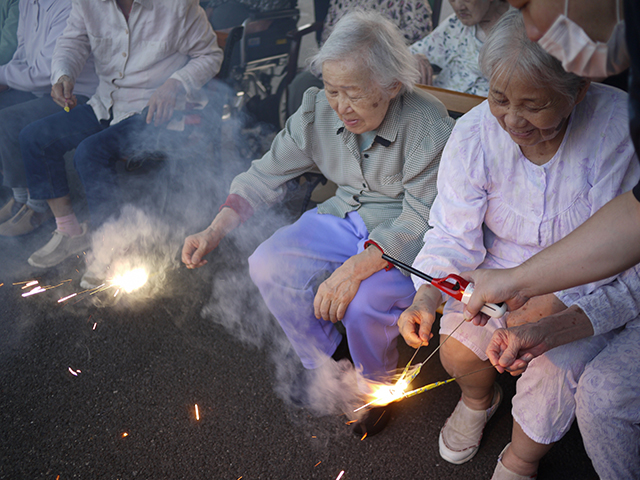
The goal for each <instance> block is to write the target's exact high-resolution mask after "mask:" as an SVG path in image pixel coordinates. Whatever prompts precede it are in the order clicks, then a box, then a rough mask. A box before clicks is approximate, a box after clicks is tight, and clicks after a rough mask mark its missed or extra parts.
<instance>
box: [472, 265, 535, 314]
mask: <svg viewBox="0 0 640 480" xmlns="http://www.w3.org/2000/svg"><path fill="white" fill-rule="evenodd" d="M460 276H461V277H462V278H464V279H465V280H469V281H470V282H471V283H473V294H472V295H471V298H470V299H469V303H468V304H467V305H466V306H465V307H464V312H463V314H464V318H465V319H466V320H470V321H472V322H473V324H474V325H482V326H484V325H486V323H487V321H488V320H489V316H488V315H486V314H484V313H482V312H480V309H481V308H482V306H483V305H484V304H485V303H501V302H507V306H508V307H509V311H510V312H511V311H514V310H517V309H518V308H520V307H522V306H523V305H524V304H525V303H526V302H527V300H529V297H527V296H525V295H524V294H523V293H522V289H521V287H519V286H518V283H517V282H518V279H519V276H518V274H517V270H516V269H515V268H509V269H504V270H498V269H496V270H485V269H480V270H475V271H471V272H462V273H461V274H460Z"/></svg>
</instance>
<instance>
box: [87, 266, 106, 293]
mask: <svg viewBox="0 0 640 480" xmlns="http://www.w3.org/2000/svg"><path fill="white" fill-rule="evenodd" d="M106 278H107V268H106V267H104V266H102V265H101V264H100V263H99V262H94V263H93V264H92V265H90V266H89V268H87V271H86V272H85V273H84V275H82V279H80V287H82V288H84V289H86V290H93V289H94V288H98V287H100V286H101V285H104V283H105V281H106Z"/></svg>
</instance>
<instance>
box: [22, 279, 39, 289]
mask: <svg viewBox="0 0 640 480" xmlns="http://www.w3.org/2000/svg"><path fill="white" fill-rule="evenodd" d="M37 284H38V280H31V281H30V282H27V283H26V284H25V285H24V287H22V290H24V289H25V288H29V287H33V286H34V285H37Z"/></svg>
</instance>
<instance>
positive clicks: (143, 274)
mask: <svg viewBox="0 0 640 480" xmlns="http://www.w3.org/2000/svg"><path fill="white" fill-rule="evenodd" d="M148 279H149V274H148V273H147V271H146V270H145V269H144V268H136V269H133V270H130V271H128V272H126V273H123V274H122V275H118V276H117V277H115V278H114V279H113V280H112V281H111V284H112V285H113V286H116V287H119V289H122V290H124V291H125V292H127V293H131V292H133V291H134V290H138V289H139V288H142V287H143V286H144V285H145V284H146V283H147V280H148Z"/></svg>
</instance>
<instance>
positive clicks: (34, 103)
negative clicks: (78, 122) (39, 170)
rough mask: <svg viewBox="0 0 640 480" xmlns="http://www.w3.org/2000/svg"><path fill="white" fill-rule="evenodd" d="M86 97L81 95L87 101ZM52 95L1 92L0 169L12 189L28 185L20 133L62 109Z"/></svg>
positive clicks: (81, 101) (14, 91)
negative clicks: (19, 137) (28, 126)
mask: <svg viewBox="0 0 640 480" xmlns="http://www.w3.org/2000/svg"><path fill="white" fill-rule="evenodd" d="M87 100H88V99H87V97H78V101H79V102H80V103H85V102H86V101H87ZM60 110H61V108H60V107H59V106H58V105H56V104H55V102H54V101H53V100H52V99H51V96H50V95H43V96H41V97H36V96H35V95H34V94H32V93H29V92H22V91H19V90H14V89H9V90H5V91H4V92H1V93H0V170H2V175H3V177H4V179H3V182H4V183H3V184H4V185H5V186H7V187H12V188H26V187H27V178H26V175H25V171H24V165H23V163H22V155H21V154H20V143H19V142H18V135H19V134H20V131H21V130H22V129H23V128H24V127H26V126H27V125H29V124H30V123H31V122H34V121H36V120H39V119H41V118H44V117H47V116H49V115H52V114H54V113H56V112H59V111H60Z"/></svg>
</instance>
